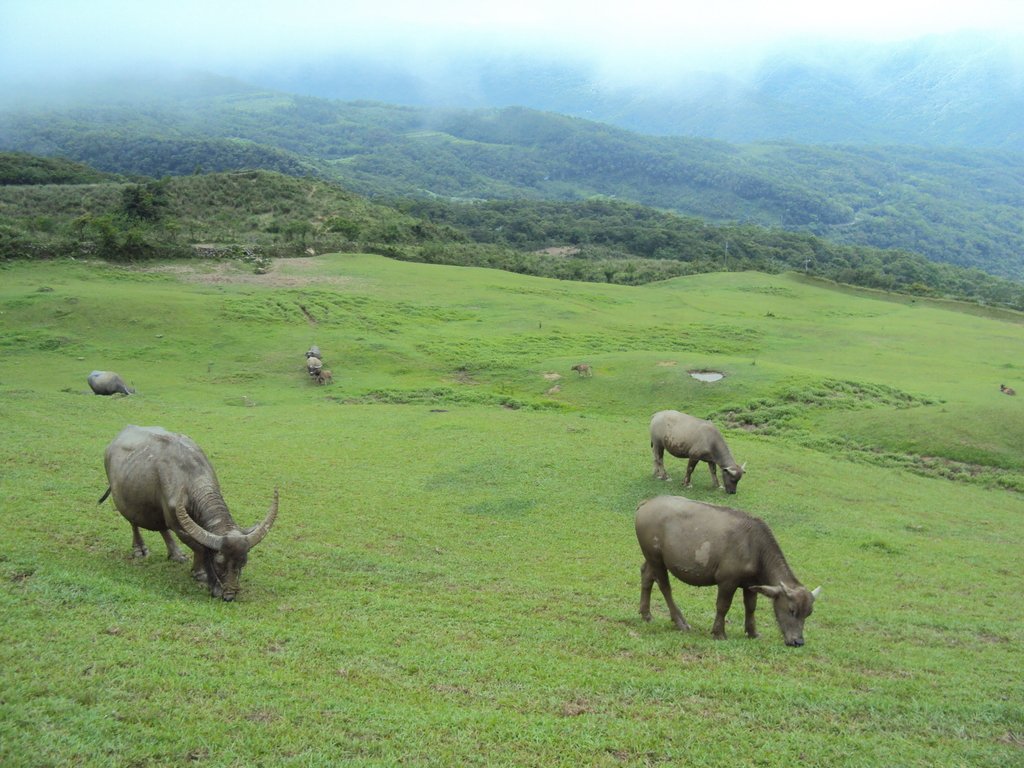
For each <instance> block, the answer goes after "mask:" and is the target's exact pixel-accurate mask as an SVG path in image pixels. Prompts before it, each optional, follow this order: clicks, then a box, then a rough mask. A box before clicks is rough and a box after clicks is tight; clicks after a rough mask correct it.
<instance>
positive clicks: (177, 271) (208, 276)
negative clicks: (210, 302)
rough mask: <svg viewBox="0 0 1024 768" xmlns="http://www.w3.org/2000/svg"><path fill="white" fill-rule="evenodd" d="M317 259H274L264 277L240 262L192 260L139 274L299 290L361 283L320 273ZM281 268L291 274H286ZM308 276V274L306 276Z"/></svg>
mask: <svg viewBox="0 0 1024 768" xmlns="http://www.w3.org/2000/svg"><path fill="white" fill-rule="evenodd" d="M317 266H318V265H317V258H316V257H315V256H302V257H299V258H295V259H272V260H271V262H270V267H269V268H268V269H267V271H266V273H265V274H262V275H257V274H256V273H255V272H253V271H252V267H250V266H249V265H247V264H242V263H239V262H237V261H190V262H175V263H173V264H158V265H156V266H147V267H140V268H139V271H140V272H152V273H158V274H163V275H173V276H175V277H177V278H178V279H179V280H181V281H182V282H185V283H200V284H205V285H269V286H273V287H275V288H300V287H303V286H307V285H314V284H315V285H318V286H323V285H331V286H345V285H353V284H355V283H357V282H359V279H358V278H354V277H347V276H345V275H322V274H317V270H316V269H315V268H316V267H317ZM282 267H284V268H286V270H287V273H288V274H284V272H283V271H282ZM305 273H308V274H305Z"/></svg>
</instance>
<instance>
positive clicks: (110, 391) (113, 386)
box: [88, 371, 135, 395]
mask: <svg viewBox="0 0 1024 768" xmlns="http://www.w3.org/2000/svg"><path fill="white" fill-rule="evenodd" d="M88 381H89V388H90V389H91V390H92V391H93V392H95V393H96V394H97V395H118V394H120V395H130V394H133V393H134V392H135V390H134V389H132V388H131V387H129V386H128V385H127V384H125V383H124V379H122V378H121V377H120V376H118V375H117V374H116V373H114V372H113V371H93V372H92V373H90V374H89V378H88Z"/></svg>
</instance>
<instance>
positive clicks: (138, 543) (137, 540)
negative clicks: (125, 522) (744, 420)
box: [132, 525, 149, 557]
mask: <svg viewBox="0 0 1024 768" xmlns="http://www.w3.org/2000/svg"><path fill="white" fill-rule="evenodd" d="M148 556H149V547H147V546H146V542H144V541H143V540H142V533H141V532H140V531H139V526H137V525H133V526H132V557H148Z"/></svg>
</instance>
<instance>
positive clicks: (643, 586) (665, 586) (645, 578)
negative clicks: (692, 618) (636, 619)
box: [640, 560, 690, 632]
mask: <svg viewBox="0 0 1024 768" xmlns="http://www.w3.org/2000/svg"><path fill="white" fill-rule="evenodd" d="M641 574H642V576H641V579H642V580H641V583H640V615H641V616H643V615H644V608H645V607H646V608H647V615H646V617H645V620H646V621H649V620H650V616H651V610H650V604H651V582H652V581H657V582H658V589H660V590H661V596H662V597H664V598H665V605H667V606H668V612H669V615H670V616H671V617H672V623H673V624H675V625H676V628H677V629H680V630H682V631H684V632H685V631H686V630H688V629H689V628H690V625H689V624H687V623H686V619H684V618H683V612H682V611H680V610H679V607H678V606H677V605H676V604H675V601H674V600H673V599H672V584H671V583H669V580H668V571H667V570H666V569H665V566H664V565H663V564H661V565H654V564H653V563H651V562H650V561H649V560H648V561H647V562H646V563H644V567H643V570H642V571H641ZM645 596H646V598H647V602H646V604H645V603H644V597H645Z"/></svg>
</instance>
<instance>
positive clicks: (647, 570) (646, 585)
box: [640, 560, 654, 621]
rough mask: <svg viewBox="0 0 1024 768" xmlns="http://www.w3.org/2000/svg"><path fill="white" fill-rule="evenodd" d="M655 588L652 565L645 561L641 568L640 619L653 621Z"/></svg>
mask: <svg viewBox="0 0 1024 768" xmlns="http://www.w3.org/2000/svg"><path fill="white" fill-rule="evenodd" d="M653 586H654V574H653V573H652V572H651V566H650V564H649V563H648V562H647V561H646V560H644V564H643V565H641V566H640V618H642V619H643V620H644V621H650V620H651V587H653Z"/></svg>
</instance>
